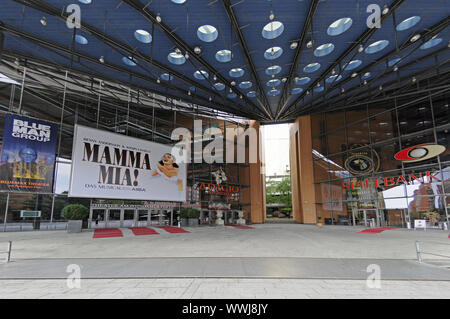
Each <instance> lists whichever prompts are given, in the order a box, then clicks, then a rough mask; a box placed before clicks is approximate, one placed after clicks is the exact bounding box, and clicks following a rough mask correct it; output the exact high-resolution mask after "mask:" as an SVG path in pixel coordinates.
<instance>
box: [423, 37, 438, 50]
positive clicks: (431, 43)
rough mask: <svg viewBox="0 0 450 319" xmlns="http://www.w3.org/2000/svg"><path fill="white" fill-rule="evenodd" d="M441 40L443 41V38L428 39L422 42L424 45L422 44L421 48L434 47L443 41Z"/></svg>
mask: <svg viewBox="0 0 450 319" xmlns="http://www.w3.org/2000/svg"><path fill="white" fill-rule="evenodd" d="M441 42H442V38H434V39H431V40H428V41H427V42H425V43H424V44H422V45H421V46H420V48H421V49H422V50H426V49H430V48H432V47H434V46H436V45H438V44H439V43H441Z"/></svg>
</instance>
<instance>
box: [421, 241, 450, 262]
mask: <svg viewBox="0 0 450 319" xmlns="http://www.w3.org/2000/svg"><path fill="white" fill-rule="evenodd" d="M420 242H422V243H431V244H438V245H444V246H450V244H447V243H439V242H435V241H419V240H416V243H415V244H416V255H417V261H418V262H419V263H421V262H422V260H423V259H422V255H432V256H438V257H444V258H448V259H450V256H447V255H441V254H435V253H431V252H426V251H423V250H420V245H419V243H420Z"/></svg>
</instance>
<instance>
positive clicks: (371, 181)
mask: <svg viewBox="0 0 450 319" xmlns="http://www.w3.org/2000/svg"><path fill="white" fill-rule="evenodd" d="M422 93H423V92H422ZM449 98H450V96H449V93H448V91H447V92H444V93H439V92H437V93H436V92H431V91H430V92H425V93H423V94H422V95H420V96H419V95H418V93H417V94H416V95H415V96H412V97H404V98H401V97H397V98H392V99H385V100H382V99H380V101H371V102H370V103H367V104H365V105H362V106H359V107H357V108H352V109H351V110H343V111H338V112H328V113H321V114H314V115H312V116H311V124H312V145H313V160H314V164H313V167H314V181H315V190H316V210H317V216H318V217H321V219H322V221H324V222H325V224H344V225H353V224H355V225H358V224H359V225H366V226H369V225H371V223H373V225H379V226H402V227H406V226H408V223H410V224H409V225H412V224H413V223H414V220H415V219H426V220H427V222H428V223H429V226H430V227H442V222H445V221H447V220H448V210H449V207H448V206H449V196H450V150H449V137H450V134H449V130H450V121H449V119H450V113H449V106H448V104H449ZM425 143H430V144H438V145H442V146H443V147H445V149H446V150H445V151H444V152H442V153H441V154H440V155H438V156H427V155H426V154H425V153H427V152H429V151H430V150H427V149H425V150H424V149H423V148H422V147H419V149H416V151H415V152H418V155H419V157H418V158H419V160H417V161H410V162H409V161H405V160H403V161H402V160H398V159H396V158H395V157H394V156H395V155H396V154H397V153H398V152H400V151H402V150H405V149H408V148H412V147H414V146H416V145H421V144H425ZM441 149H442V148H441ZM406 152H407V153H408V151H406ZM411 152H412V150H410V151H409V153H408V154H410V155H411V154H413V155H414V153H411ZM424 154H425V155H424ZM428 157H429V158H428ZM420 159H421V160H420Z"/></svg>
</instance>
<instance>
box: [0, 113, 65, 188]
mask: <svg viewBox="0 0 450 319" xmlns="http://www.w3.org/2000/svg"><path fill="white" fill-rule="evenodd" d="M57 139H58V125H57V124H55V123H50V122H47V121H42V120H38V119H34V118H29V117H25V116H20V115H16V114H7V115H6V117H5V125H4V131H3V140H2V151H1V157H0V191H8V192H30V193H52V191H53V176H54V171H55V158H56V156H55V152H56V144H57Z"/></svg>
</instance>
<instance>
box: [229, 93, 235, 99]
mask: <svg viewBox="0 0 450 319" xmlns="http://www.w3.org/2000/svg"><path fill="white" fill-rule="evenodd" d="M227 96H228V98H229V99H235V98H236V97H237V94H236V93H229V94H228V95H227Z"/></svg>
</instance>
